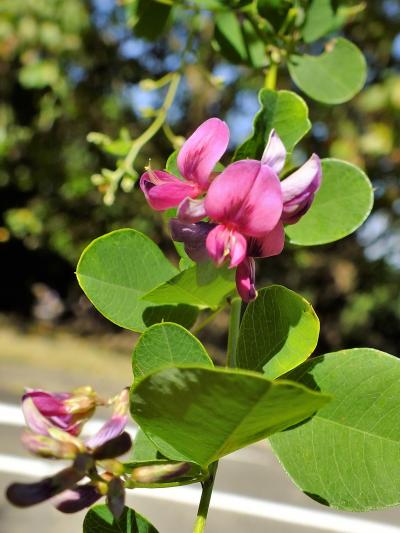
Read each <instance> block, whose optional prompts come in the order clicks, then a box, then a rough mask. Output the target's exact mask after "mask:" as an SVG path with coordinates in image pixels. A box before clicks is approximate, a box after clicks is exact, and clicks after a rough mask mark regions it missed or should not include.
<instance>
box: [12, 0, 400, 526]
mask: <svg viewBox="0 0 400 533" xmlns="http://www.w3.org/2000/svg"><path fill="white" fill-rule="evenodd" d="M151 2H152V4H153V8H154V13H155V14H157V13H158V14H159V15H160V16H161V14H162V13H164V15H163V16H165V15H166V14H167V16H171V17H173V16H175V14H176V13H178V12H179V10H183V11H184V12H185V14H186V15H187V10H188V9H191V8H189V7H187V6H186V3H185V2H183V3H182V5H181V3H177V4H179V6H175V5H172V4H175V3H174V2H168V1H163V2H161V3H160V2H157V1H155V0H151ZM339 3H340V2H339ZM192 4H195V5H196V7H195V8H193V9H194V10H195V12H196V14H197V15H199V16H200V18H201V16H203V15H204V16H205V17H209V12H206V13H203V7H206V8H208V9H210V10H213V11H215V13H214V15H215V34H214V37H213V39H214V40H213V43H214V45H215V49H217V50H219V53H220V54H222V55H224V56H225V57H226V58H228V59H229V58H230V57H233V56H234V54H233V52H235V53H236V54H239V53H240V54H241V55H240V60H238V62H240V63H245V64H246V65H247V67H248V68H252V69H255V70H257V72H259V71H261V72H264V73H265V82H264V87H263V88H261V89H260V92H259V102H260V110H259V112H258V113H257V114H256V116H255V118H254V126H253V132H252V133H251V135H250V137H249V138H248V139H247V140H244V139H243V142H242V144H241V145H240V146H238V147H237V148H236V151H235V153H234V154H232V151H231V149H230V145H229V142H230V141H229V139H230V132H229V128H228V125H227V124H226V122H225V121H224V120H222V118H218V117H209V118H207V117H205V120H204V121H203V123H202V124H199V125H198V127H197V129H195V131H194V132H187V133H188V138H187V140H186V141H184V142H182V139H179V138H178V137H177V136H175V135H173V134H171V131H170V129H168V128H169V126H168V124H167V119H168V117H167V111H168V109H169V108H170V107H171V105H172V104H173V101H174V98H175V95H176V92H177V90H178V87H179V84H180V81H181V78H182V76H184V73H185V64H186V63H185V61H186V56H185V54H186V52H187V51H188V50H186V51H184V53H183V58H182V66H181V68H180V70H179V71H177V72H173V73H167V75H166V76H164V77H163V78H161V79H160V80H146V84H145V85H146V87H148V88H149V89H151V90H153V89H159V88H160V87H161V88H164V89H166V96H165V101H164V103H163V105H162V106H161V108H160V109H159V110H155V111H154V113H153V115H154V117H155V118H154V121H152V122H151V123H150V125H149V128H148V129H147V130H146V131H145V132H144V133H143V134H142V135H141V136H140V137H138V138H137V139H136V140H134V141H132V144H131V146H130V148H129V150H128V151H127V154H126V157H125V159H124V160H123V161H122V162H121V161H119V162H118V166H117V169H116V170H115V171H113V172H111V171H108V172H103V175H102V177H99V176H97V178H96V179H99V180H100V181H101V180H102V181H101V186H102V190H103V192H104V191H105V198H104V199H105V202H106V203H108V204H109V203H112V202H113V201H114V199H115V194H116V193H117V190H118V187H119V184H120V183H121V184H123V183H126V182H124V180H126V179H128V178H129V179H130V180H131V182H132V183H131V185H132V186H133V185H134V183H135V180H136V179H137V181H138V187H140V189H141V191H142V192H143V203H144V202H147V204H148V206H149V207H150V209H151V210H153V211H155V212H158V213H159V216H160V219H162V221H163V223H164V224H163V226H164V227H165V230H166V234H167V236H168V239H170V240H171V243H172V242H173V243H174V246H172V244H171V248H170V250H169V252H168V257H167V256H166V255H165V254H164V253H163V252H162V251H161V249H160V248H159V247H158V245H157V243H156V242H154V241H153V240H152V239H150V237H148V236H147V235H145V234H144V233H141V232H139V231H137V230H136V229H133V228H125V229H119V230H116V231H113V232H111V233H108V234H106V235H103V236H100V237H98V238H97V239H95V240H94V241H93V242H92V243H91V244H89V246H88V247H87V248H86V249H85V250H84V251H83V253H82V256H81V258H80V260H79V263H78V266H77V278H78V282H79V284H80V286H81V288H82V290H83V291H84V293H85V294H86V296H87V297H88V299H89V300H90V301H91V302H92V304H93V305H94V307H95V308H96V309H97V310H98V311H99V312H100V313H101V314H103V315H104V316H105V317H106V318H107V319H108V320H110V321H111V322H113V323H114V324H117V325H118V326H120V327H122V328H125V329H128V330H131V331H134V332H136V333H138V334H139V335H140V336H139V338H138V340H137V343H136V344H135V346H134V349H133V355H132V370H133V375H132V378H131V383H125V382H122V383H121V389H122V388H123V387H124V386H126V385H129V386H130V388H129V389H128V388H124V389H123V390H122V392H120V393H119V394H117V396H115V397H114V398H110V399H104V398H102V397H101V396H99V395H98V394H97V392H95V391H94V390H92V388H91V387H82V388H79V389H76V390H74V391H72V392H68V393H65V392H61V393H60V392H59V393H49V392H46V391H42V390H30V389H28V390H27V391H26V392H25V394H24V395H23V398H22V409H23V412H24V415H25V419H26V423H27V426H28V429H27V430H26V431H25V432H24V433H23V435H22V442H23V444H24V446H25V447H26V448H27V449H28V450H29V451H30V452H31V453H32V454H34V455H36V456H40V457H46V458H49V459H52V460H63V461H70V463H69V465H68V466H65V464H64V465H63V468H61V469H60V471H59V472H58V473H56V474H55V475H53V476H50V477H47V478H45V479H42V480H40V481H35V482H33V483H13V484H12V485H11V486H10V487H9V488H8V490H7V497H8V499H9V500H10V502H11V503H13V504H15V505H17V506H20V507H27V506H30V505H34V504H37V503H40V502H43V501H45V500H50V502H51V503H52V504H53V505H54V506H55V507H56V508H57V509H59V510H60V511H62V512H64V513H71V512H75V511H79V510H82V509H85V508H88V507H91V506H92V505H93V504H94V503H95V502H97V501H98V500H100V499H101V498H102V497H104V498H105V500H106V502H105V504H102V505H98V506H95V507H93V508H91V509H90V510H88V513H87V515H86V518H85V521H84V525H83V528H84V532H85V533H93V532H94V531H96V532H101V531H104V532H106V531H107V532H111V531H115V532H121V531H123V532H126V533H128V532H133V531H146V532H149V533H150V532H155V531H156V529H155V528H154V526H152V525H151V523H150V522H149V521H148V520H147V519H145V518H143V517H141V516H140V515H138V514H137V513H136V512H135V511H134V510H132V509H129V508H128V507H127V506H126V505H125V493H126V491H127V490H131V489H135V488H137V487H141V488H153V487H165V488H167V487H170V486H178V485H183V484H191V483H193V484H195V483H200V484H201V488H202V491H201V496H200V501H199V507H198V514H197V518H196V521H195V524H194V529H193V531H194V533H202V532H203V531H204V529H205V524H206V518H207V513H208V508H209V504H210V499H211V494H212V490H213V483H214V479H215V476H216V472H217V466H218V461H219V460H220V459H221V458H223V457H224V456H226V455H227V454H230V453H232V452H234V451H236V450H239V449H241V448H243V447H245V446H248V445H250V444H252V443H254V442H257V441H263V440H265V439H269V442H270V444H271V446H272V450H273V452H274V454H275V455H276V456H277V457H278V459H279V461H280V462H281V464H282V465H283V467H284V468H285V470H286V471H287V473H288V475H289V476H290V478H291V479H292V480H293V482H294V483H295V484H296V485H297V486H298V487H299V489H300V490H302V491H303V492H304V493H305V494H307V495H309V496H310V497H312V498H314V499H316V500H317V501H319V502H320V503H321V504H324V505H329V506H332V507H335V508H337V509H339V510H345V511H348V510H351V511H367V510H370V509H379V508H383V507H387V506H391V505H396V504H399V503H400V496H399V495H400V481H399V479H400V476H398V475H397V473H399V472H398V469H399V466H398V450H399V446H400V429H399V428H400V426H399V424H398V422H397V418H398V417H397V412H398V408H399V407H400V406H399V398H400V364H399V361H398V360H397V359H396V358H395V357H393V356H391V355H389V354H385V353H382V352H378V351H377V350H374V349H369V348H353V349H350V350H342V351H339V352H336V353H331V354H316V353H315V350H316V347H317V343H318V336H319V327H320V326H319V320H318V317H317V315H316V313H315V311H314V309H313V307H312V305H311V303H309V302H308V301H307V300H306V299H305V298H303V297H302V296H301V295H299V294H296V293H295V292H293V291H292V290H291V289H290V287H289V288H286V287H283V286H280V285H275V284H268V285H267V286H265V287H263V286H262V281H260V279H262V277H260V278H259V280H258V281H257V269H258V268H259V265H261V264H264V265H265V266H266V268H268V261H271V259H270V258H271V257H273V256H277V255H279V254H281V253H284V249H285V244H286V246H290V247H292V246H317V245H323V244H327V243H331V242H334V241H337V240H339V239H342V238H344V237H346V236H347V235H349V234H350V233H352V232H354V231H355V230H356V229H357V228H358V227H359V226H360V225H361V224H362V223H363V222H364V220H365V219H366V217H367V216H368V214H369V212H370V210H371V207H372V200H373V191H372V187H371V183H370V181H369V180H368V178H367V176H366V175H365V174H364V172H363V171H362V170H361V169H359V168H357V167H356V166H354V165H352V164H350V163H347V162H345V161H341V160H338V159H331V158H328V159H326V158H325V159H324V158H320V156H319V155H318V154H303V157H302V159H301V161H300V160H299V158H298V154H299V153H301V151H298V152H297V156H296V157H295V154H296V151H295V150H296V149H297V148H298V147H297V145H298V143H299V142H300V141H301V139H302V138H303V137H304V136H305V135H306V134H307V133H308V132H309V130H310V128H311V122H310V120H309V118H308V107H307V104H306V102H305V101H304V100H303V98H302V97H300V96H299V95H298V94H296V93H295V92H293V91H289V90H278V89H277V88H276V83H277V74H278V70H279V68H282V67H283V66H287V68H288V71H289V73H290V76H291V77H292V79H293V81H294V82H295V83H296V85H297V87H298V88H299V89H300V90H302V91H303V92H304V93H305V94H306V95H307V96H308V97H310V98H312V99H315V100H318V101H321V102H323V103H325V104H328V105H329V104H332V105H333V104H339V103H342V102H344V101H346V100H349V99H350V98H352V96H354V95H355V94H356V93H357V92H358V91H359V90H360V89H361V88H362V86H363V84H364V82H365V77H366V70H365V61H364V59H363V57H362V54H361V52H360V51H359V50H358V49H357V47H356V46H355V45H354V44H353V43H350V42H349V41H347V40H346V39H344V38H342V37H339V38H336V39H335V40H333V41H329V42H328V45H329V46H328V47H327V49H326V51H325V52H323V53H322V54H321V55H320V56H313V57H311V56H310V55H307V54H306V53H304V47H305V46H306V45H307V43H309V42H310V37H309V35H308V33H307V35H308V37H305V35H306V33H305V32H306V29H305V28H307V25H306V23H305V22H304V20H305V19H304V17H306V20H307V16H309V11H308V10H316V11H317V12H318V13H317V14H319V16H321V17H323V16H327V15H326V11H323V12H321V13H320V12H319V11H318V6H319V5H321V4H324V6H325V7H326V5H327V4H329V5H330V4H331V3H330V2H328V3H325V2H324V3H322V2H311V3H310V2H290V1H288V2H274V3H271V6H269V3H268V2H261V1H259V2H251V1H246V0H240V1H239V0H237V1H234V0H210V1H207V2H205V1H204V2H201V1H193V2H192ZM267 4H268V5H267ZM292 4H296V7H293V6H292V7H290V6H291V5H292ZM303 4H306V7H304V6H303ZM335 4H336V3H335ZM332 5H333V3H332ZM160 6H161V7H160ZM287 6H289V7H288V9H286V7H287ZM175 8H176V10H175ZM293 9H295V11H296V10H297V11H296V13H297V15H298V16H297V15H296V17H293V13H294V11H293ZM332 9H333V8H332ZM274 10H276V12H275V11H274ZM343 13H344V11H343ZM300 14H301V15H302V17H303V18H301V17H300ZM315 15H316V13H315V12H314V13H313V16H315ZM136 17H137V19H138V20H139V21H140V17H141V11H140V10H138V11H137V12H136ZM343 17H344V15H342V19H341V20H342V22H343V21H344V19H345V17H344V18H343ZM277 20H278V21H279V20H280V21H281V22H280V23H279V24H278V26H276V24H277V22H276V21H277ZM223 21H225V22H223ZM335 21H336V22H335V24H336V25H337V24H339V23H338V21H337V20H336V19H335ZM228 23H229V24H230V25H233V26H234V29H235V31H236V33H235V32H233V31H232V32H231V33H230V32H229V31H228V32H227V31H226V27H224V26H223V24H228ZM328 26H329V25H326V27H328ZM166 27H167V26H166ZM329 27H331V26H329ZM335 27H336V26H335ZM224 28H225V29H224ZM314 30H315V28H314ZM238 31H240V32H242V33H240V35H242V38H243V39H245V40H246V39H247V38H248V39H249V41H246V43H247V44H246V53H245V52H244V51H243V49H239V44H238V43H237V42H236V41H235V37H234V36H235V35H237V32H238ZM307 31H308V32H310V30H309V29H308V30H307ZM221 32H222V33H223V32H225V33H223V35H224V39H222V38H221ZM249 32H250V33H249ZM315 33H317V34H318V37H321V38H322V37H324V36H325V33H326V34H328V33H329V32H328V30H326V32H325V33H324V32H322V33H319V32H315V31H314V33H313V35H315ZM259 41H260V42H261V46H260V48H259V49H260V50H261V51H262V54H261V56H262V57H261V58H260V57H258V56H256V55H254V49H253V48H251V46H252V45H254V42H256V43H257V42H259ZM189 42H191V41H189ZM235 57H237V56H235ZM257 57H258V58H257ZM349 61H350V63H351V64H350V66H349V63H348V62H349ZM333 64H335V68H333ZM342 64H345V65H347V66H346V67H345V68H346V69H347V70H346V71H344V70H343V67H342ZM327 65H328V66H329V68H328V66H327ZM349 69H350V70H351V72H352V77H349V76H347V74H346V73H347V71H348V70H349ZM314 77H315V78H316V79H315V83H314ZM337 79H339V81H340V83H339V82H337V83H336V82H335V81H337ZM332 80H333V81H332ZM334 82H335V83H334ZM166 126H168V128H167V129H165V131H167V132H168V135H169V138H170V139H171V136H172V144H173V146H172V148H173V152H172V154H171V156H170V157H169V158H168V160H167V162H166V164H165V168H153V164H152V161H149V164H148V165H147V166H146V168H145V169H138V170H142V172H141V177H140V178H139V175H138V172H137V170H135V169H134V168H133V164H134V162H135V158H136V156H137V154H138V153H139V152H140V150H141V149H142V147H143V146H144V145H145V144H146V143H147V142H148V141H149V140H150V139H151V138H152V137H153V136H154V135H155V134H156V133H157V132H158V131H159V130H160V128H161V127H166ZM94 138H96V139H98V137H93V136H92V140H93V139H94ZM98 144H99V143H98ZM100 144H101V143H100ZM296 147H297V148H296ZM103 148H104V146H103ZM299 161H300V162H299ZM125 188H126V187H125ZM126 189H129V188H126ZM173 254H175V255H174V256H173ZM293 268H294V267H293ZM321 290H323V287H321ZM219 313H229V331H228V344H227V350H226V361H225V363H226V364H225V366H224V367H219V366H216V365H215V363H214V362H213V358H212V357H211V356H210V355H209V354H208V353H207V351H206V349H205V347H204V346H203V344H202V343H201V342H200V340H199V339H198V338H197V336H198V334H199V333H200V332H202V331H203V329H204V328H205V327H206V326H207V327H213V324H212V321H213V319H214V318H215V317H216V316H217V315H218V314H219ZM121 378H122V379H123V380H126V376H123V377H121ZM98 408H102V409H103V408H108V409H109V410H110V411H111V416H110V417H109V419H108V421H106V422H105V423H104V425H103V426H102V427H100V428H95V429H93V425H91V421H90V419H91V417H92V416H93V414H94V413H95V411H96V410H97V409H98ZM129 413H130V415H131V418H132V420H131V423H130V425H129V426H127V423H128V416H129ZM390 473H393V475H392V476H390V475H389V474H390ZM388 476H389V477H390V483H389V482H388V479H389V477H388Z"/></svg>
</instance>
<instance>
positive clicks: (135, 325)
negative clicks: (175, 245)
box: [77, 229, 196, 331]
mask: <svg viewBox="0 0 400 533" xmlns="http://www.w3.org/2000/svg"><path fill="white" fill-rule="evenodd" d="M176 273H177V270H176V269H175V268H174V267H173V266H172V265H171V264H170V263H169V261H167V259H166V258H165V257H164V255H163V254H162V252H161V250H160V249H159V248H158V247H157V246H156V245H155V244H154V242H153V241H152V240H150V239H149V238H148V237H146V236H145V235H143V234H142V233H139V232H138V231H135V230H133V229H122V230H118V231H113V232H111V233H108V234H107V235H103V236H102V237H99V238H98V239H95V240H94V241H93V242H92V243H91V244H90V245H89V246H88V247H87V248H86V249H85V250H84V252H83V254H82V256H81V258H80V260H79V263H78V267H77V277H78V281H79V284H80V286H81V287H82V289H83V291H84V292H85V294H86V296H87V297H88V298H89V300H90V301H91V302H92V303H93V305H94V306H95V307H96V308H97V309H98V310H99V311H100V313H102V314H103V315H104V316H105V317H106V318H108V319H109V320H111V322H114V323H115V324H118V325H119V326H121V327H123V328H127V329H131V330H133V331H143V330H144V329H145V328H146V325H151V324H153V323H154V322H157V321H158V322H161V321H162V320H170V321H183V322H186V324H187V325H188V326H190V325H191V324H192V323H193V322H194V320H195V319H196V310H193V309H188V307H187V306H183V307H182V306H177V307H173V306H163V307H156V306H154V305H151V304H149V303H148V302H145V301H143V300H142V299H141V297H142V296H143V295H144V294H145V293H146V292H147V291H148V290H150V289H152V288H153V287H155V286H157V285H159V284H160V283H162V282H164V281H166V280H167V279H169V278H171V277H172V276H174V275H175V274H176Z"/></svg>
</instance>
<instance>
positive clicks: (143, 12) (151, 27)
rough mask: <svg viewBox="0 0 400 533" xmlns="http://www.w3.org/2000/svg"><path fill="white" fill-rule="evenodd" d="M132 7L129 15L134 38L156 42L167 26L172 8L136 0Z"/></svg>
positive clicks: (152, 0)
mask: <svg viewBox="0 0 400 533" xmlns="http://www.w3.org/2000/svg"><path fill="white" fill-rule="evenodd" d="M134 5H135V8H134V10H133V12H131V13H130V15H131V17H132V22H133V25H134V32H135V36H136V37H143V38H145V39H148V40H150V41H155V40H158V39H159V38H160V37H161V35H162V33H163V31H164V29H165V26H166V25H167V22H168V18H169V15H170V12H171V7H172V6H170V5H167V4H164V3H160V2H156V1H154V0H137V1H136V2H135V4H134Z"/></svg>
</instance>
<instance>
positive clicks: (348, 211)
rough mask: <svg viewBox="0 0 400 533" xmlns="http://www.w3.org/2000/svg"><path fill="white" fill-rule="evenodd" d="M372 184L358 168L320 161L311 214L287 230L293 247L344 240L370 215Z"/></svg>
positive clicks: (338, 161) (331, 160)
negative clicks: (320, 176) (320, 167)
mask: <svg viewBox="0 0 400 533" xmlns="http://www.w3.org/2000/svg"><path fill="white" fill-rule="evenodd" d="M372 204H373V190H372V185H371V182H370V181H369V179H368V177H367V176H366V175H365V173H364V172H363V171H362V170H361V169H359V168H358V167H356V166H354V165H352V164H350V163H346V162H345V161H340V160H339V159H323V160H322V185H321V188H320V190H319V191H318V192H317V194H316V195H315V199H314V202H313V204H312V206H311V208H310V210H309V211H308V212H307V213H306V214H305V215H304V216H303V217H302V218H301V219H300V221H299V222H297V223H296V224H293V225H290V226H287V227H286V234H287V236H288V237H289V239H290V242H292V243H293V244H301V245H303V246H312V245H316V244H325V243H328V242H333V241H337V240H339V239H343V237H346V236H347V235H350V233H353V231H355V230H356V229H357V228H358V227H359V226H361V224H362V223H363V222H364V220H365V219H366V218H367V216H368V215H369V213H370V211H371V209H372Z"/></svg>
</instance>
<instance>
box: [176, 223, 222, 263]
mask: <svg viewBox="0 0 400 533" xmlns="http://www.w3.org/2000/svg"><path fill="white" fill-rule="evenodd" d="M169 227H170V230H171V237H172V239H173V240H174V241H177V242H183V244H184V246H185V252H186V253H187V255H188V256H189V257H190V259H192V260H193V261H196V262H197V263H200V262H202V261H207V259H209V256H208V252H207V248H206V239H207V235H208V234H209V233H210V231H211V230H212V229H213V228H214V227H215V224H210V223H209V222H197V223H196V224H185V223H183V222H181V221H180V220H178V219H177V218H172V219H171V220H170V221H169Z"/></svg>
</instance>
